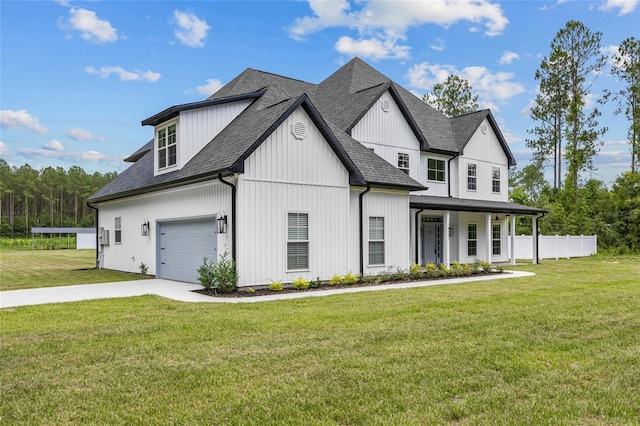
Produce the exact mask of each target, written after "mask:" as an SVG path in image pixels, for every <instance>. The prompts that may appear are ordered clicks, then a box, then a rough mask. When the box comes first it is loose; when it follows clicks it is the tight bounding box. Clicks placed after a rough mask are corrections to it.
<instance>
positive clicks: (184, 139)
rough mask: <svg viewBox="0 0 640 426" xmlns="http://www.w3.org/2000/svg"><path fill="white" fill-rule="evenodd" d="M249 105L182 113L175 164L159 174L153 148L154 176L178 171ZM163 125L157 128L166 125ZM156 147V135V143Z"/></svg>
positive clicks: (248, 103) (178, 126)
mask: <svg viewBox="0 0 640 426" xmlns="http://www.w3.org/2000/svg"><path fill="white" fill-rule="evenodd" d="M250 104H251V101H250V100H244V101H238V102H232V103H228V104H223V105H214V106H210V107H205V108H198V109H193V110H187V111H182V112H181V113H180V116H179V119H178V120H177V121H176V122H177V144H178V147H177V165H176V167H170V168H167V169H165V170H161V171H158V169H157V167H158V166H157V165H158V159H157V158H156V155H157V150H156V149H154V164H155V167H154V170H155V171H156V174H162V173H167V172H170V171H174V170H176V168H178V169H180V168H182V167H183V166H184V165H185V164H187V163H188V162H189V160H191V159H192V158H193V157H194V156H195V155H196V154H197V153H198V152H200V150H201V149H202V148H204V147H205V145H207V144H208V143H209V142H210V141H211V140H212V139H213V138H215V137H216V136H217V135H218V133H220V132H221V131H222V129H224V128H225V127H227V126H228V125H229V123H231V122H232V121H233V120H234V119H235V118H236V117H237V116H238V115H239V114H240V113H241V112H242V111H244V110H245V109H246V108H247V107H248V106H249V105H250ZM166 124H167V123H162V124H161V125H160V126H159V127H164V126H166ZM154 146H156V147H157V146H158V140H157V132H156V136H155V144H154Z"/></svg>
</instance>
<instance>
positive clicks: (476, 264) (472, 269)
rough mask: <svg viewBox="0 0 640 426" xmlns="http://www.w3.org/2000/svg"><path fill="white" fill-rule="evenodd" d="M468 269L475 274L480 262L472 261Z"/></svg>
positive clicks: (478, 270) (478, 269)
mask: <svg viewBox="0 0 640 426" xmlns="http://www.w3.org/2000/svg"><path fill="white" fill-rule="evenodd" d="M469 269H470V270H471V273H472V274H477V273H478V272H480V263H478V262H477V261H476V262H474V263H472V264H471V265H469Z"/></svg>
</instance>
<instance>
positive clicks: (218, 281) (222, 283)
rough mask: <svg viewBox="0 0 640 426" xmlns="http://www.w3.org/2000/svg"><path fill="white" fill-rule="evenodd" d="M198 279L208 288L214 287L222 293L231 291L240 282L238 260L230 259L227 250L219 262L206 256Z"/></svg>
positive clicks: (199, 269) (199, 270)
mask: <svg viewBox="0 0 640 426" xmlns="http://www.w3.org/2000/svg"><path fill="white" fill-rule="evenodd" d="M198 281H200V284H202V286H203V287H204V288H205V289H207V290H209V289H212V288H213V289H215V290H217V291H220V292H222V293H231V292H233V291H234V290H235V289H236V284H237V283H238V273H237V272H236V262H234V261H233V260H231V259H229V253H228V252H227V251H226V250H225V252H224V253H222V256H220V259H218V261H217V262H214V261H213V260H211V261H210V260H209V259H208V258H206V257H204V258H203V259H202V265H200V267H199V268H198Z"/></svg>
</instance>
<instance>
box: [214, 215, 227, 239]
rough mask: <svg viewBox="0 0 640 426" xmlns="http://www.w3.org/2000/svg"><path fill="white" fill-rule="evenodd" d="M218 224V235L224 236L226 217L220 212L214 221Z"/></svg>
mask: <svg viewBox="0 0 640 426" xmlns="http://www.w3.org/2000/svg"><path fill="white" fill-rule="evenodd" d="M216 222H217V223H218V234H226V233H227V215H226V213H225V212H223V211H221V212H219V213H218V219H216Z"/></svg>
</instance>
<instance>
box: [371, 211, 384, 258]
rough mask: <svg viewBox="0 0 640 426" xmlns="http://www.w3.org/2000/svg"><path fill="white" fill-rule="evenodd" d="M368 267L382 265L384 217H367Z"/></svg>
mask: <svg viewBox="0 0 640 426" xmlns="http://www.w3.org/2000/svg"><path fill="white" fill-rule="evenodd" d="M369 265H384V217H379V216H370V217H369Z"/></svg>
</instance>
